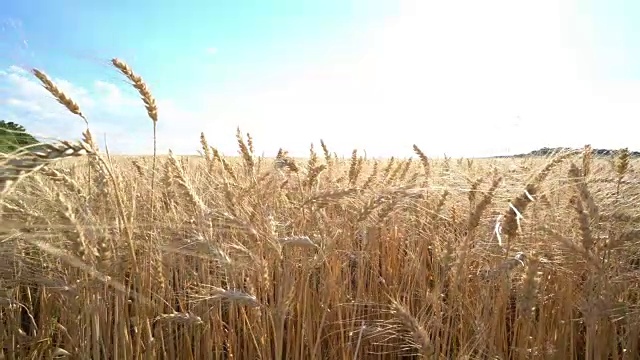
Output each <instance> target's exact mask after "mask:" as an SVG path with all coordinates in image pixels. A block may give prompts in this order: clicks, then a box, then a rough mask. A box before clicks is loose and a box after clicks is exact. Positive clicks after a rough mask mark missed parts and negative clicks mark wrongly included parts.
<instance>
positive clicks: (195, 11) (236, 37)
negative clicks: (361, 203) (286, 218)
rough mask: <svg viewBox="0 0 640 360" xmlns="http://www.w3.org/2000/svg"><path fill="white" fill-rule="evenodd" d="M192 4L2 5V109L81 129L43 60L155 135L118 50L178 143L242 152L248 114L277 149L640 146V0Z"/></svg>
mask: <svg viewBox="0 0 640 360" xmlns="http://www.w3.org/2000/svg"><path fill="white" fill-rule="evenodd" d="M178 4H179V3H177V2H170V1H166V0H159V1H153V2H150V1H146V0H143V1H136V2H124V1H121V0H117V1H111V2H102V3H100V2H88V1H85V2H80V1H70V0H66V1H65V0H61V1H57V2H55V3H54V2H51V1H44V0H24V1H21V2H20V1H15V2H10V3H9V4H8V5H7V4H5V5H3V12H2V14H1V15H0V118H3V119H8V120H13V121H17V122H19V123H21V124H24V125H25V127H27V129H28V130H30V131H31V132H34V133H36V134H38V135H42V136H48V137H54V138H65V139H75V138H78V137H79V136H80V132H81V131H82V129H83V124H82V121H81V120H79V119H75V118H74V117H73V116H70V115H68V114H66V113H65V112H64V111H63V109H61V107H60V105H58V104H57V103H55V101H53V100H52V99H51V97H50V96H47V95H46V94H44V93H43V91H42V89H40V87H39V86H38V83H37V82H35V81H34V79H33V77H32V76H31V75H30V74H28V73H27V72H25V70H29V69H31V68H34V67H36V68H38V69H41V70H43V71H45V72H46V73H47V74H49V75H50V76H51V77H52V78H54V80H55V81H56V82H57V83H58V84H59V85H60V87H62V88H63V89H65V90H66V91H67V92H68V93H69V94H71V95H72V97H73V98H74V99H75V100H76V101H77V102H78V103H79V104H80V106H81V108H83V109H84V112H85V113H86V114H87V115H88V116H89V121H90V126H91V128H92V130H93V132H94V133H96V135H98V136H99V137H100V138H101V139H104V138H106V141H107V143H108V145H109V149H110V150H111V151H113V152H114V153H130V154H134V153H136V154H137V153H147V152H149V151H150V148H151V138H150V136H151V126H150V122H149V120H148V119H147V118H146V117H145V116H144V108H143V106H142V104H141V102H140V101H139V100H138V99H137V94H136V93H135V92H134V90H133V89H131V88H130V87H129V86H127V84H126V83H125V82H124V81H123V79H122V77H121V76H120V75H119V74H118V73H117V72H116V71H115V70H114V69H112V68H111V67H110V65H109V59H111V58H113V57H119V58H122V59H124V60H125V61H127V62H128V63H129V64H130V65H131V66H132V67H133V68H134V70H135V71H136V72H137V73H139V74H140V75H141V76H143V78H144V79H145V80H146V81H147V83H148V85H149V87H150V89H151V90H152V92H153V93H154V95H155V97H156V98H157V100H158V103H159V106H160V109H159V117H160V120H159V123H158V126H159V138H160V139H159V140H160V150H161V151H163V152H164V151H167V150H168V149H169V148H171V149H173V150H174V151H175V152H177V153H185V154H186V153H193V152H195V151H196V150H197V149H198V137H199V134H200V132H201V131H203V132H204V133H205V134H206V135H207V137H208V138H209V140H210V142H211V143H212V144H213V145H215V146H216V147H219V148H220V149H222V150H223V151H225V152H227V153H234V152H235V151H236V149H235V141H234V134H235V129H236V127H237V126H240V127H241V129H242V130H243V131H245V132H247V131H248V132H251V133H252V135H253V136H254V138H255V140H256V147H257V148H258V150H259V151H260V152H263V151H264V152H265V153H266V154H267V155H272V154H275V152H276V151H277V149H278V148H279V147H283V148H286V149H289V150H290V151H291V152H292V153H296V154H300V155H305V154H306V153H307V152H308V147H309V144H310V143H312V142H314V143H316V144H318V143H319V139H320V138H322V139H324V140H325V141H326V142H327V144H328V145H329V146H330V148H332V149H333V150H335V151H337V152H339V153H342V154H345V155H348V154H349V153H350V151H351V150H352V149H353V148H358V149H364V150H366V151H367V153H368V154H370V155H372V156H391V155H400V156H408V155H411V145H412V144H414V143H416V144H418V145H419V146H420V147H421V148H423V149H424V150H425V151H426V152H427V153H428V154H430V155H432V156H439V155H442V154H443V153H446V154H448V155H450V156H474V155H477V156H483V155H487V154H492V153H509V152H520V151H529V150H532V149H533V148H538V147H542V146H581V145H583V144H585V143H591V144H592V145H593V146H594V147H623V146H629V147H631V148H635V149H638V148H640V146H638V145H637V142H638V141H637V140H636V138H637V136H636V135H635V134H637V129H638V125H636V124H637V123H638V120H640V107H639V106H638V104H640V102H639V101H638V100H639V99H640V40H638V39H640V25H638V23H637V21H635V22H634V21H633V20H634V19H638V18H640V3H639V2H637V1H635V2H634V1H622V0H608V1H577V0H575V1H572V0H556V1H552V0H541V1H537V2H530V1H507V0H487V1H483V2H477V1H463V0H453V1H448V2H442V1H432V0H353V1H350V0H342V1H339V0H325V1H290V0H287V1H284V0H283V1H271V2H269V1H257V0H256V1H203V0H197V1H191V2H189V3H188V6H185V5H178ZM616 128H617V129H616ZM620 128H626V129H627V131H624V132H622V133H621V132H620V130H619V129H620Z"/></svg>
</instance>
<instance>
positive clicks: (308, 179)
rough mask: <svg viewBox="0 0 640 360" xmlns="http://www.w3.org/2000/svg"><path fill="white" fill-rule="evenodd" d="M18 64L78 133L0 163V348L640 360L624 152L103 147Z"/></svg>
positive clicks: (639, 230) (246, 138)
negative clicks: (120, 151) (298, 153)
mask: <svg viewBox="0 0 640 360" xmlns="http://www.w3.org/2000/svg"><path fill="white" fill-rule="evenodd" d="M112 63H113V66H114V68H115V69H117V70H118V71H120V73H121V74H122V75H124V76H125V77H126V78H127V79H128V80H129V81H130V82H131V83H132V85H133V86H134V87H135V89H136V90H137V91H138V92H139V93H140V96H141V98H142V100H143V104H142V105H144V106H145V107H146V109H147V112H148V114H149V118H150V119H151V124H152V125H153V131H154V137H153V138H154V139H155V124H156V123H157V121H162V119H161V116H160V119H159V115H158V114H159V113H160V114H161V109H158V108H157V106H156V104H155V100H154V99H153V96H152V94H151V92H150V91H149V89H148V88H147V86H146V85H145V83H144V81H143V79H142V78H141V77H140V76H138V75H136V74H135V73H134V72H133V71H132V70H131V69H130V68H129V67H128V66H127V65H126V64H125V63H124V62H123V61H121V60H118V59H114V60H113V62H112ZM33 74H34V76H36V77H37V78H38V79H39V80H40V81H41V82H42V84H43V86H44V87H45V88H46V89H47V90H48V91H49V92H50V93H51V94H52V95H53V96H54V97H55V98H56V99H57V100H58V101H59V102H60V104H61V106H65V107H66V108H67V109H69V111H70V112H71V115H76V116H80V117H82V118H83V119H84V120H85V121H86V124H87V129H86V131H85V132H84V133H83V134H82V141H78V142H72V141H60V142H57V143H51V144H44V145H40V146H38V147H37V148H34V149H21V150H20V151H18V152H16V153H14V154H9V155H6V156H4V157H3V158H2V159H1V161H2V166H1V167H0V169H1V170H0V191H1V198H0V199H1V206H2V218H1V219H0V224H1V226H0V232H1V235H0V342H1V344H2V347H1V348H0V358H2V359H52V358H68V359H265V360H267V359H310V360H318V359H411V358H423V359H563V360H564V359H589V360H591V359H594V360H596V359H638V358H640V309H639V307H638V304H639V302H638V301H639V300H638V298H639V295H640V290H639V285H640V282H639V281H638V279H639V275H640V270H639V269H640V207H639V206H638V205H637V204H638V200H639V198H640V179H638V176H637V173H636V169H637V168H638V164H637V163H636V161H635V160H634V159H632V158H630V156H629V152H628V150H626V149H622V150H620V151H619V152H618V153H617V155H616V156H615V157H613V158H599V157H594V155H593V152H592V151H591V148H590V147H589V146H585V148H584V149H577V150H574V151H566V152H562V153H558V154H556V155H554V156H552V157H549V158H532V157H530V158H513V159H447V158H445V159H429V158H428V157H427V156H425V155H424V153H423V152H422V151H421V150H420V148H418V147H417V146H415V145H414V146H413V149H414V151H415V153H416V156H415V158H412V159H394V158H392V159H366V158H365V157H363V156H361V155H360V154H358V153H357V152H356V151H354V152H353V155H352V157H351V158H347V159H341V158H338V156H336V155H335V154H333V153H332V152H331V149H330V147H329V146H328V145H327V144H325V143H324V142H320V144H319V145H318V146H317V147H316V148H314V147H313V145H312V146H311V148H310V151H309V157H308V158H307V159H294V158H292V157H290V156H289V155H288V153H287V152H286V149H281V151H280V152H279V153H278V154H277V155H276V154H274V155H276V156H275V157H273V158H266V157H258V156H255V154H254V151H253V139H252V138H251V136H250V135H249V134H243V133H242V132H241V131H240V129H238V133H237V135H236V137H237V141H238V148H239V150H238V154H239V156H224V155H223V154H221V153H220V152H219V151H217V150H216V149H215V147H213V146H211V145H210V144H208V142H207V139H206V137H205V135H204V134H201V136H200V145H201V146H200V147H201V149H202V150H201V156H200V157H180V156H176V155H174V154H172V153H170V154H168V155H167V154H154V156H149V157H117V156H110V155H109V154H108V152H106V151H105V150H103V149H99V148H98V147H97V146H96V145H95V142H94V141H93V137H92V134H91V131H90V119H86V118H85V116H84V115H83V113H82V111H81V108H80V106H79V105H78V104H76V103H75V102H74V101H73V100H72V99H70V98H69V97H67V96H66V95H65V94H64V93H62V92H61V91H60V90H59V89H58V88H57V86H56V85H55V84H54V83H53V82H51V80H49V78H48V77H47V75H46V74H44V73H43V72H41V71H39V70H34V71H33ZM194 141H197V134H196V137H195V139H194ZM154 143H155V140H154ZM409 146H411V144H409Z"/></svg>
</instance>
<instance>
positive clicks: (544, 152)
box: [494, 147, 640, 158]
mask: <svg viewBox="0 0 640 360" xmlns="http://www.w3.org/2000/svg"><path fill="white" fill-rule="evenodd" d="M569 150H573V149H572V148H562V147H556V148H548V147H543V148H541V149H538V150H533V151H531V152H529V153H527V154H517V155H500V156H494V157H495V158H522V157H529V156H550V155H553V154H557V153H558V152H563V151H569ZM617 151H618V150H609V149H593V154H594V155H595V156H613V155H615V154H616V152H617ZM629 155H630V156H631V157H640V152H639V151H629Z"/></svg>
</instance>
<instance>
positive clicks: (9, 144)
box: [0, 120, 39, 154]
mask: <svg viewBox="0 0 640 360" xmlns="http://www.w3.org/2000/svg"><path fill="white" fill-rule="evenodd" d="M38 142H39V141H38V140H36V138H35V137H33V135H31V134H29V133H27V130H26V129H25V128H24V126H22V125H20V124H16V123H14V122H11V121H9V122H7V121H4V120H0V153H3V154H6V153H10V152H14V151H16V150H18V149H20V148H22V147H24V146H29V145H34V144H37V143H38Z"/></svg>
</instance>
